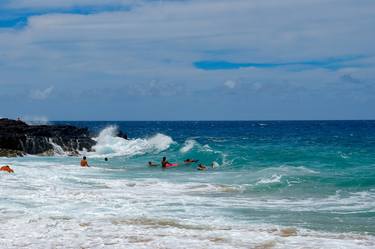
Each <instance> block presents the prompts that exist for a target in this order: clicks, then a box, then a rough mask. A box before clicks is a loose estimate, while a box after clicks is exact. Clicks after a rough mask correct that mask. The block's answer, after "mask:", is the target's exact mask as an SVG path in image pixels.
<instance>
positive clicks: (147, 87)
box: [0, 0, 375, 120]
mask: <svg viewBox="0 0 375 249" xmlns="http://www.w3.org/2000/svg"><path fill="white" fill-rule="evenodd" d="M374 27H375V1H373V0H361V1H356V0H324V1H323V0H285V1H280V0H266V1H265V0H231V1H227V0H215V1H213V0H180V1H179V0H170V1H167V0H157V1H156V0H153V1H151V0H148V1H147V0H107V1H103V0H65V1H63V0H54V1H50V0H34V1H29V0H5V1H4V0H3V1H1V2H0V76H1V77H0V117H1V116H2V117H13V118H15V117H18V116H20V117H24V118H27V119H48V120H238V119H241V120H242V119H245V120H254V119H255V120H260V119H263V120H264V119H278V120H279V119H374V118H375V108H374V107H375V97H374V96H375V57H374V56H375V46H374V45H373V44H374V41H375V31H374V30H375V29H374Z"/></svg>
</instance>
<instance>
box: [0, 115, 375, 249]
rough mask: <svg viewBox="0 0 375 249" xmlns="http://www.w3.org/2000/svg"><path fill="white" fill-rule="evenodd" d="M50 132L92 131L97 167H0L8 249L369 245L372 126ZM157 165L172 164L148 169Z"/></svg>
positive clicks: (126, 126)
mask: <svg viewBox="0 0 375 249" xmlns="http://www.w3.org/2000/svg"><path fill="white" fill-rule="evenodd" d="M52 123H55V124H72V125H76V126H80V127H88V128H89V129H90V131H91V133H92V136H93V137H95V139H96V140H97V145H96V146H95V152H82V154H85V155H86V156H87V157H88V159H89V163H90V164H91V166H92V167H91V168H88V169H82V168H80V167H79V166H78V163H79V158H78V157H69V156H66V155H56V156H54V157H35V156H28V157H24V158H16V159H6V158H0V163H1V164H5V163H11V164H12V165H13V167H14V168H15V170H16V174H14V175H12V176H10V175H5V174H2V175H0V179H1V181H0V188H1V189H0V191H1V192H0V193H1V195H0V211H1V212H0V221H3V222H5V223H4V224H5V228H6V229H8V230H9V231H18V232H19V233H20V238H18V239H17V238H16V239H14V240H13V241H10V240H4V241H3V244H4V245H6V246H7V247H15V248H16V247H18V248H19V247H22V243H21V242H22V241H23V240H22V236H26V235H27V234H28V235H29V237H30V239H29V240H28V242H27V243H28V244H27V245H29V246H31V247H38V246H40V245H41V244H40V243H42V242H43V243H52V244H51V245H52V246H56V247H59V246H61V244H60V243H63V241H62V240H61V239H60V238H58V235H60V236H63V237H64V238H65V239H70V240H73V241H74V243H72V247H73V248H74V247H75V248H76V247H77V246H78V247H80V246H81V247H85V246H86V247H89V248H102V247H110V245H111V246H114V247H117V248H124V247H126V248H187V247H193V248H301V247H304V246H305V247H306V246H307V247H306V248H374V247H375V238H374V236H375V121H235V122H225V121H220V122H219V121H204V122H203V121H202V122H194V121H186V122H157V121H155V122H143V121H142V122H141V121H140V122H118V121H115V122H112V121H105V122H78V121H75V122H61V121H60V122H52ZM118 130H121V131H123V132H125V133H127V134H128V136H129V138H130V139H129V140H124V139H122V138H119V137H116V134H117V131H118ZM57 152H58V150H57ZM163 156H166V157H167V159H168V160H169V161H171V162H177V163H179V166H178V167H175V168H170V169H167V170H163V169H161V167H148V166H147V165H146V163H147V162H148V161H153V162H157V163H159V162H160V160H161V158H162V157H163ZM104 157H108V159H109V161H108V162H106V161H104ZM187 158H193V159H199V160H200V161H199V162H200V163H203V164H205V165H207V170H206V171H198V170H197V164H184V163H183V160H184V159H187ZM212 164H214V165H215V167H214V168H212V167H211V165H212ZM14 189H17V190H16V191H15V192H14V194H13V195H6V193H8V191H14ZM4 213H5V214H7V215H4ZM34 230H35V231H38V232H41V233H43V236H41V238H39V239H36V238H35V236H36V235H35V236H34V235H30V233H31V232H30V231H34ZM54 243H55V244H54ZM0 246H1V239H0ZM112 248H113V247H112Z"/></svg>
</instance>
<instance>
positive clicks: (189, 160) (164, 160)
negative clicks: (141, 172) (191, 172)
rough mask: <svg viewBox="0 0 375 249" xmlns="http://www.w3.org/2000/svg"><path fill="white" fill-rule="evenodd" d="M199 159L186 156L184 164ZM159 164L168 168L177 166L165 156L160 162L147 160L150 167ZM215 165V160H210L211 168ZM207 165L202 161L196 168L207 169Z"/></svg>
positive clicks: (195, 161)
mask: <svg viewBox="0 0 375 249" xmlns="http://www.w3.org/2000/svg"><path fill="white" fill-rule="evenodd" d="M198 162H199V160H197V159H190V158H187V159H185V160H184V164H192V163H198ZM159 165H161V167H162V168H164V169H165V168H168V167H170V165H171V166H178V164H177V163H170V162H169V161H167V158H166V157H163V159H162V160H161V163H160V164H159V163H155V162H152V161H149V162H148V166H150V167H156V166H159ZM216 166H217V163H216V162H212V164H211V167H212V168H215V167H216ZM207 168H208V167H207V166H206V165H204V164H202V163H199V164H198V166H197V170H207Z"/></svg>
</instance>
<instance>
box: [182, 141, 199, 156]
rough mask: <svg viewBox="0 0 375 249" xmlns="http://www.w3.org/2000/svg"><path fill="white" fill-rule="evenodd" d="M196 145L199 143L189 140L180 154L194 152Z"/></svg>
mask: <svg viewBox="0 0 375 249" xmlns="http://www.w3.org/2000/svg"><path fill="white" fill-rule="evenodd" d="M196 144H197V141H195V140H193V139H188V140H186V141H185V143H184V146H183V147H182V148H181V149H180V152H181V153H187V152H189V151H190V150H192V149H193V148H194V146H195V145H196Z"/></svg>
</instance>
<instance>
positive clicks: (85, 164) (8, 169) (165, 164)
mask: <svg viewBox="0 0 375 249" xmlns="http://www.w3.org/2000/svg"><path fill="white" fill-rule="evenodd" d="M104 161H106V162H107V161H108V158H107V157H105V158H104ZM198 162H199V160H197V159H190V158H188V159H185V160H184V164H191V163H198ZM80 165H81V167H90V166H89V162H88V161H87V158H86V156H84V157H83V158H82V160H81V162H80ZM159 165H161V167H162V168H163V169H165V168H168V167H171V166H178V164H177V163H170V162H168V161H167V158H166V157H163V159H162V160H161V162H160V164H159V163H155V162H151V161H149V162H148V166H150V167H157V166H159ZM216 166H217V163H216V162H212V164H211V167H212V168H215V167H216ZM207 168H208V167H207V166H206V165H204V164H202V163H199V164H198V167H197V170H207ZM0 171H5V172H8V173H14V170H13V169H12V168H11V167H10V166H9V165H5V166H1V167H0Z"/></svg>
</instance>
